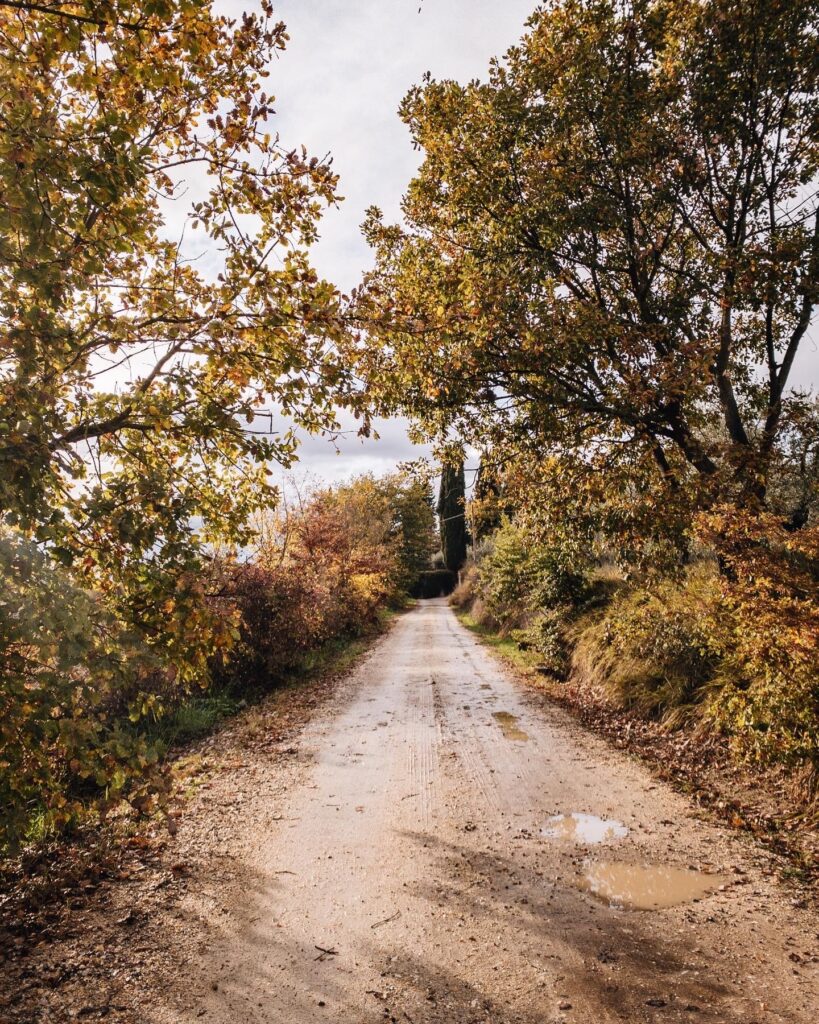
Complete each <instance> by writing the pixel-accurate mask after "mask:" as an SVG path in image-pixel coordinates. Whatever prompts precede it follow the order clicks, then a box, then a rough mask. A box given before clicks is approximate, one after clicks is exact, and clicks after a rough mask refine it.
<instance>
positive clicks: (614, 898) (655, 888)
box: [578, 861, 726, 910]
mask: <svg viewBox="0 0 819 1024" xmlns="http://www.w3.org/2000/svg"><path fill="white" fill-rule="evenodd" d="M725 881H726V879H725V877H724V876H723V875H708V874H705V872H703V871H693V870H691V869H690V868H672V867H664V866H662V865H659V864H625V863H622V862H620V861H609V862H602V863H591V862H590V863H588V864H586V866H585V874H584V875H583V876H582V877H581V878H580V879H578V884H579V887H580V888H581V889H583V890H585V891H586V892H589V893H591V894H592V896H596V897H597V899H599V900H602V901H603V902H604V903H608V904H609V906H612V907H623V908H625V909H627V910H663V909H665V908H666V907H676V906H677V905H678V904H680V903H690V902H692V901H693V900H698V899H701V898H702V897H703V896H707V895H708V893H710V892H713V891H714V889H717V888H719V886H720V885H722V884H723V883H724V882H725Z"/></svg>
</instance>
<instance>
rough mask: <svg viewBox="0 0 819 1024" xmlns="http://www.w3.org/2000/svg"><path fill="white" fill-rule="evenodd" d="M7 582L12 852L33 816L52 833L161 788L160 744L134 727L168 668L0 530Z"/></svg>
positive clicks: (0, 781)
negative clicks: (120, 712) (121, 709)
mask: <svg viewBox="0 0 819 1024" xmlns="http://www.w3.org/2000/svg"><path fill="white" fill-rule="evenodd" d="M0 578H2V591H0V806H2V809H3V813H2V816H0V849H2V848H4V847H5V848H7V849H12V850H13V849H14V848H16V846H17V845H18V844H19V842H20V840H21V839H22V837H23V836H24V835H25V833H26V831H27V828H28V824H29V822H30V821H31V820H33V819H34V818H37V819H39V820H40V821H41V823H43V827H44V829H45V830H46V831H49V830H51V829H55V828H61V827H65V826H66V825H68V824H70V823H71V822H73V821H75V820H76V819H77V818H78V817H79V815H80V814H82V813H83V812H85V811H87V810H88V809H90V808H94V809H96V810H97V811H99V812H101V813H104V812H105V811H106V809H107V808H108V807H110V806H111V805H112V804H114V803H116V802H117V801H118V800H119V799H121V798H123V797H127V798H129V799H131V800H132V801H133V802H134V803H142V804H143V805H144V803H145V802H146V801H148V800H149V799H150V798H151V794H152V793H156V792H157V791H158V790H159V789H160V788H161V784H160V782H159V780H158V778H157V775H156V772H155V766H156V763H157V761H158V756H159V752H158V750H157V749H156V747H155V746H152V745H151V744H150V743H148V742H146V741H145V740H144V738H143V737H141V736H140V735H139V733H138V732H137V731H135V730H134V729H133V728H131V727H130V726H131V725H132V724H133V723H137V722H139V721H140V719H141V718H142V717H143V716H145V715H148V714H152V713H156V712H157V711H158V707H159V700H158V697H157V692H156V691H157V687H158V686H159V685H164V686H169V685H170V681H171V680H172V679H173V673H172V672H171V671H170V670H169V669H168V668H167V667H166V666H165V665H164V664H163V662H162V659H161V657H160V655H159V654H158V652H157V651H156V650H154V649H152V648H151V647H150V646H149V645H148V644H147V643H146V642H145V640H144V638H142V637H140V636H138V635H137V634H135V633H134V632H132V631H128V630H127V629H126V628H125V627H123V626H122V624H121V623H119V622H118V621H117V619H116V618H115V617H114V616H113V615H112V614H111V613H110V612H109V611H108V610H107V609H106V608H105V606H104V605H103V603H102V601H101V600H100V598H99V597H98V596H96V595H94V594H91V593H89V592H87V591H86V590H84V589H82V588H81V587H79V586H78V585H77V584H76V583H75V582H74V581H73V580H72V578H71V577H70V575H69V574H68V572H66V571H64V570H62V569H61V568H60V567H59V566H55V565H54V563H53V562H52V561H51V560H50V559H49V558H48V557H47V556H46V555H45V554H43V553H42V552H41V551H40V550H39V549H38V548H36V547H35V546H34V545H32V544H30V543H29V542H27V541H25V540H24V539H23V538H21V537H19V536H14V535H9V534H5V535H0ZM123 693H127V694H129V695H130V700H129V702H128V706H127V707H126V709H125V710H126V712H127V714H126V716H125V720H124V721H123V718H121V717H119V716H117V715H115V714H112V708H113V707H115V706H116V705H117V704H119V703H121V699H122V694H123Z"/></svg>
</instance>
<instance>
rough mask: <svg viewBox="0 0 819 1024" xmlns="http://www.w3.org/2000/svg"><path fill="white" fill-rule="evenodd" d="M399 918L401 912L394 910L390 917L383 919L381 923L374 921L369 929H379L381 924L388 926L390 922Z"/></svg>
mask: <svg viewBox="0 0 819 1024" xmlns="http://www.w3.org/2000/svg"><path fill="white" fill-rule="evenodd" d="M400 916H401V911H400V910H396V912H395V913H394V914H393V915H392V917H385V918H384V920H383V921H376V922H375V924H371V925H370V928H380V927H381V925H382V924H389V923H390V921H397V920H398V918H399V917H400Z"/></svg>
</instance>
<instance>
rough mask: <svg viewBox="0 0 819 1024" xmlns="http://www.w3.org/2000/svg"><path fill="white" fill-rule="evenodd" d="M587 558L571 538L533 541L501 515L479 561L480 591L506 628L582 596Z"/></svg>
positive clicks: (583, 595) (525, 621)
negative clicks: (496, 528)
mask: <svg viewBox="0 0 819 1024" xmlns="http://www.w3.org/2000/svg"><path fill="white" fill-rule="evenodd" d="M587 571H588V563H587V560H586V556H584V555H583V554H582V553H581V552H580V551H579V550H578V549H577V548H576V547H575V545H574V544H572V543H569V542H566V541H559V540H557V539H556V540H555V541H554V542H553V543H550V544H544V543H538V542H537V541H534V540H533V539H532V537H531V536H530V535H529V533H528V532H527V531H526V530H525V529H524V528H523V527H521V526H518V525H516V524H515V523H513V522H511V521H509V520H505V521H504V522H503V524H502V525H501V527H500V528H499V529H498V531H497V532H496V533H495V534H494V537H493V543H492V545H491V547H489V548H488V550H487V553H486V555H485V556H484V558H483V560H482V561H481V563H480V566H479V570H478V572H479V580H480V594H481V597H482V599H483V601H484V602H485V603H486V605H487V608H488V609H489V611H490V613H491V614H492V615H493V616H494V617H495V618H496V619H497V620H498V622H500V623H501V626H502V627H503V628H504V629H506V630H508V629H511V628H515V627H516V626H525V625H528V622H527V619H528V618H529V617H530V615H531V614H532V613H537V612H540V611H542V610H545V609H551V608H556V607H560V606H565V605H569V606H573V605H576V604H579V603H580V602H582V600H583V599H584V597H585V596H586V594H587V593H588V575H587Z"/></svg>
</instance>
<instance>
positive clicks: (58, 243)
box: [0, 0, 343, 793]
mask: <svg viewBox="0 0 819 1024" xmlns="http://www.w3.org/2000/svg"><path fill="white" fill-rule="evenodd" d="M0 32H2V47H3V61H2V65H0V127H1V128H2V131H0V192H1V193H2V199H3V201H2V203H0V266H1V267H2V271H0V332H2V350H1V351H0V383H1V384H2V386H1V387H0V514H1V515H2V523H3V526H2V530H3V531H4V534H5V535H7V536H8V537H9V538H10V539H9V545H10V548H9V550H15V551H16V550H18V549H19V550H26V551H30V550H31V547H32V546H33V547H34V548H35V549H36V551H35V552H34V553H33V554H32V555H31V559H32V560H33V564H36V565H38V566H40V565H41V562H40V560H39V556H41V557H42V558H45V559H46V562H48V561H51V562H52V563H53V562H54V561H56V562H58V563H60V564H61V565H62V566H63V567H64V568H65V569H66V571H67V572H68V573H69V574H70V580H71V583H72V586H73V587H76V588H79V589H80V590H81V591H83V592H86V593H88V594H90V595H93V597H92V598H89V602H87V603H86V604H84V605H83V607H84V609H85V611H86V612H87V615H88V616H90V617H91V618H92V619H93V618H94V616H95V615H96V620H95V625H93V626H89V627H88V629H87V630H86V631H85V635H86V646H87V651H86V653H87V655H88V657H87V659H86V660H85V662H84V661H83V657H84V656H83V653H82V651H81V650H80V649H78V648H77V647H76V644H74V643H73V641H74V640H76V639H77V638H76V637H75V636H74V635H73V633H72V634H71V640H72V643H70V644H68V648H70V650H68V653H66V654H65V656H64V657H63V656H62V655H59V657H58V654H59V652H60V650H61V648H60V647H59V644H58V646H57V647H55V648H54V651H55V652H57V653H55V658H56V659H57V660H56V661H55V660H54V659H49V658H48V656H47V652H48V650H50V649H52V648H50V647H49V646H48V645H43V650H44V651H45V652H46V656H45V661H43V662H42V663H40V662H37V663H36V664H35V665H33V666H32V665H29V666H28V667H27V669H26V671H27V673H28V675H27V676H26V678H25V679H23V678H22V676H21V675H20V674H19V672H18V671H17V669H16V668H15V665H19V664H20V662H19V658H18V656H17V654H15V651H17V652H18V653H19V651H25V650H27V649H28V647H29V646H31V645H33V647H32V649H38V645H39V640H38V639H37V632H36V631H37V625H36V622H35V621H33V620H32V621H30V622H28V623H27V625H26V624H23V623H22V620H19V621H18V619H17V618H14V616H12V618H13V619H14V622H16V623H17V625H16V626H15V627H14V629H12V628H11V627H9V628H10V633H9V635H10V636H11V637H12V639H13V649H12V648H10V650H11V656H10V657H8V658H6V657H0V670H2V678H0V689H2V692H3V693H4V694H7V693H16V694H17V697H16V698H15V699H16V700H17V699H19V701H25V700H26V699H28V701H29V703H31V702H32V701H33V702H34V703H35V704H38V706H39V704H40V703H41V701H40V698H43V700H45V698H46V696H47V693H46V690H47V688H48V686H49V685H50V684H49V682H48V680H49V679H50V678H51V677H52V676H53V675H54V674H55V673H58V672H59V671H60V669H61V667H63V666H64V665H68V664H70V665H71V666H72V667H71V670H70V672H68V670H66V672H67V674H66V677H65V683H66V685H68V684H70V683H71V681H72V680H73V681H74V682H75V683H76V682H77V680H78V679H79V680H80V681H81V682H82V686H81V687H78V688H77V690H76V693H77V694H79V693H80V691H82V693H83V695H84V696H83V699H82V701H81V705H82V706H81V707H75V706H74V703H73V702H74V697H72V698H71V700H70V701H68V703H67V704H65V705H61V709H60V708H58V709H57V711H55V713H54V714H53V715H52V716H51V717H52V725H49V726H48V727H47V728H46V729H45V732H44V735H45V736H46V737H47V741H45V742H46V746H45V749H44V752H43V754H44V756H45V757H47V758H50V759H51V761H52V762H53V763H58V762H61V768H60V771H59V773H58V774H59V775H60V777H61V779H62V782H61V783H60V784H61V785H65V786H67V787H69V788H70V786H71V784H72V781H71V780H72V776H73V777H74V778H76V777H77V773H78V772H81V771H83V772H84V771H87V770H89V769H87V766H84V765H82V764H80V763H79V761H78V760H77V759H76V758H73V754H72V753H71V752H72V750H73V749H74V746H75V745H74V746H72V743H70V742H68V738H67V737H68V733H69V732H70V730H69V729H68V727H67V725H65V722H64V723H63V725H62V726H61V727H60V728H57V727H56V726H54V725H53V722H56V721H57V720H58V718H59V717H60V715H62V716H64V717H65V716H67V717H65V721H69V720H71V716H74V717H77V716H87V719H88V721H89V722H90V725H89V728H88V729H86V733H85V734H86V736H87V739H88V744H89V745H91V746H94V745H96V746H97V747H98V748H99V749H100V750H101V751H102V750H104V757H103V755H102V754H100V758H99V759H98V760H99V762H100V764H101V765H102V767H99V771H96V773H95V774H94V777H95V778H96V780H97V784H98V785H99V786H100V787H102V788H103V789H105V788H106V787H110V792H111V793H117V792H119V791H120V790H122V789H123V788H124V787H125V784H126V779H127V776H128V775H129V773H130V772H131V771H132V768H133V763H135V762H136V760H137V759H136V757H134V758H133V759H132V760H129V757H130V753H128V754H127V755H126V747H127V744H126V743H125V740H123V739H122V737H120V736H117V737H116V742H115V743H114V742H109V741H110V740H111V726H110V717H109V719H107V723H108V724H106V720H105V719H104V717H103V718H100V719H98V718H96V717H95V715H96V714H97V712H96V711H95V710H94V700H98V699H99V693H97V691H100V692H101V693H105V692H107V691H108V690H109V689H110V688H111V687H114V686H121V688H122V689H127V688H128V687H131V691H132V696H133V698H134V699H133V701H132V703H131V710H132V713H133V715H134V716H135V721H137V720H138V719H139V718H140V717H141V715H142V714H143V713H147V711H150V713H154V712H155V711H156V702H155V701H154V700H153V697H152V696H151V695H152V694H153V693H154V691H155V688H156V685H157V684H156V680H157V679H158V678H159V677H162V678H164V679H165V682H166V684H167V681H168V680H171V679H172V680H176V683H177V685H179V684H190V683H192V682H194V681H198V680H200V679H201V678H202V677H203V675H204V673H205V671H206V665H207V658H208V655H209V654H212V653H213V652H214V651H215V650H218V649H220V646H221V645H224V644H226V643H228V642H229V640H230V632H231V629H232V627H233V620H232V619H231V618H230V617H228V618H226V619H223V618H221V617H220V616H219V615H215V614H213V612H212V610H209V608H208V605H207V603H206V601H205V597H206V595H205V593H204V586H203V578H202V575H201V572H200V570H201V566H202V562H203V559H204V557H205V554H206V551H205V548H204V546H203V545H204V542H207V541H209V540H212V539H214V538H218V537H222V538H225V539H227V540H228V541H230V542H231V543H234V544H241V543H244V542H245V541H246V540H247V538H248V535H249V530H248V526H247V523H248V517H249V514H250V512H251V511H252V510H253V509H254V508H255V507H257V506H259V505H260V504H263V503H266V502H269V501H270V500H271V496H272V495H273V489H272V488H271V487H270V485H269V481H268V473H267V463H268V462H270V461H275V462H279V463H283V464H287V463H288V462H289V461H290V460H291V459H292V458H293V455H294V450H295V442H294V439H293V436H292V434H291V433H290V432H289V431H285V432H282V433H280V434H275V433H274V432H272V431H271V430H270V429H269V426H270V424H269V422H265V421H264V420H260V419H259V416H260V413H261V412H262V411H263V410H264V408H265V407H272V408H273V409H274V410H280V411H281V412H283V413H284V414H285V415H286V416H287V417H289V418H290V419H291V420H293V421H295V422H297V423H299V424H301V425H302V426H305V427H307V428H312V429H315V428H319V427H321V426H323V425H326V424H329V423H331V422H332V421H333V413H332V406H333V401H334V399H335V398H336V396H337V394H338V392H339V389H340V388H341V387H342V384H343V372H342V371H341V370H340V369H339V366H338V364H337V363H336V362H335V360H334V357H333V338H334V336H335V334H336V332H337V326H336V323H337V317H336V306H337V299H336V293H335V290H334V289H333V288H332V287H331V286H330V285H329V284H327V283H325V282H323V281H320V280H319V279H318V278H317V276H316V274H315V272H314V271H313V269H312V268H311V266H310V263H309V261H308V257H307V252H306V250H307V248H308V247H309V245H310V244H311V243H312V242H313V241H314V240H315V238H316V224H317V221H318V218H319V217H320V214H321V211H322V209H323V207H325V206H326V205H328V204H331V203H333V202H334V201H335V200H334V196H335V187H336V176H335V174H334V173H333V171H332V169H331V167H330V166H329V165H328V164H327V163H323V162H321V161H319V160H316V159H315V158H309V157H308V156H307V155H306V153H305V152H304V151H303V150H300V151H297V150H291V149H288V148H285V147H284V146H283V145H282V144H281V143H280V141H279V138H278V136H277V135H276V134H275V132H272V131H271V129H270V127H269V125H268V121H269V118H270V116H271V114H272V113H273V109H272V97H270V96H269V95H267V93H266V92H265V91H264V90H263V88H262V85H263V82H262V79H263V78H264V77H265V76H266V75H267V74H268V72H267V67H268V65H269V63H270V62H271V59H272V58H273V56H274V55H275V54H276V53H277V52H278V51H279V50H281V49H282V48H283V47H284V45H285V41H286V39H287V35H286V32H285V28H284V26H283V25H282V24H280V23H277V22H275V21H274V20H273V18H272V9H271V7H270V5H269V3H268V2H267V0H263V2H262V3H261V5H260V9H259V11H258V13H247V14H244V15H242V17H241V19H240V20H239V21H238V22H235V21H233V20H230V19H229V18H227V17H225V16H223V15H220V14H218V13H216V11H215V10H214V5H213V4H212V3H211V2H210V0H149V2H147V3H145V2H142V0H72V2H71V3H65V4H62V3H58V2H55V0H44V2H42V3H36V4H35V3H27V2H25V0H21V2H19V3H17V2H15V3H10V2H2V3H0ZM37 552H39V556H37ZM12 564H13V560H12V561H11V562H8V565H12ZM4 566H6V563H4ZM7 571H8V572H9V573H10V572H11V571H12V570H11V569H8V570H7ZM17 584H19V586H17ZM26 585H28V584H26V578H25V577H23V578H21V579H20V580H18V581H16V584H15V590H14V593H15V594H16V595H17V596H16V597H15V601H16V602H17V604H18V605H19V608H20V609H22V610H23V611H24V610H25V608H26V607H39V606H40V604H41V603H42V602H41V601H40V597H41V596H42V595H38V594H33V593H32V594H30V595H29V598H31V600H29V599H28V598H26V597H25V594H22V593H18V591H20V588H21V587H22V588H23V589H25V586H26ZM30 585H31V586H34V585H35V580H34V577H32V578H31V581H30ZM5 589H6V590H8V591H9V593H11V590H10V589H9V587H8V586H7V587H6V588H5ZM18 598H19V600H18ZM78 600H79V599H78ZM95 609H96V611H95ZM52 620H53V621H54V622H55V623H57V625H56V626H55V627H54V628H55V630H56V629H58V628H62V625H61V623H63V619H62V618H61V617H60V616H59V615H51V616H50V617H48V621H52ZM63 624H64V623H63ZM22 625H26V629H28V630H29V632H26V629H23V635H19V636H18V633H19V630H20V629H22ZM98 631H101V632H103V633H105V635H106V636H107V637H109V640H108V641H105V642H103V641H101V640H100V638H99V637H98V636H96V635H95V634H96V633H97V632H98ZM120 634H122V635H126V634H127V636H128V638H129V639H128V644H129V649H130V650H132V651H135V652H139V654H140V657H136V655H135V656H134V657H131V656H130V655H129V656H128V658H125V656H124V655H123V656H122V657H121V658H120V661H121V664H119V665H118V666H115V668H110V667H107V668H106V669H105V672H104V674H103V673H102V672H100V673H98V674H95V673H96V669H95V668H94V665H95V664H98V663H100V664H101V663H102V659H100V658H98V657H97V656H96V654H95V651H97V650H98V649H100V648H101V649H103V650H104V652H105V655H106V657H108V656H109V655H110V657H111V658H113V659H114V660H115V661H116V658H117V654H116V650H117V646H118V643H117V642H116V637H117V636H118V635H120ZM132 634H133V635H132ZM26 637H28V639H26ZM11 642H12V641H11V640H10V641H9V643H11ZM56 642H57V641H55V643H56ZM0 653H2V654H5V653H6V652H0ZM15 673H16V674H15ZM123 675H124V676H125V677H126V678H125V679H122V678H121V677H122V676H123ZM38 680H39V681H38ZM117 680H118V681H117ZM141 691H144V695H143V696H144V699H143V697H141V696H140V692H141ZM95 694H96V696H94V695H95ZM26 695H28V697H27V696H26ZM34 697H36V698H37V699H36V700H34ZM92 698H93V699H92ZM49 699H51V698H49ZM57 703H59V701H57ZM45 706H46V705H45V704H43V707H45ZM146 709H147V711H146ZM49 714H50V712H49ZM45 717H48V716H47V715H46V716H45ZM20 735H22V733H21V734H20ZM29 738H30V740H31V742H32V743H33V744H36V743H37V742H39V741H38V740H37V738H36V735H35V733H34V732H32V733H31V734H30V737H29ZM132 738H133V737H132ZM126 739H127V737H126ZM26 742H28V741H26ZM132 762H133V763H132ZM20 763H21V764H25V763H26V758H25V757H23V758H21V760H20ZM92 774H93V773H92ZM55 777H56V776H55ZM83 777H85V776H83ZM114 778H115V779H116V781H115V782H112V779H114ZM23 790H25V787H22V789H21V791H23ZM26 792H28V790H26Z"/></svg>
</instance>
